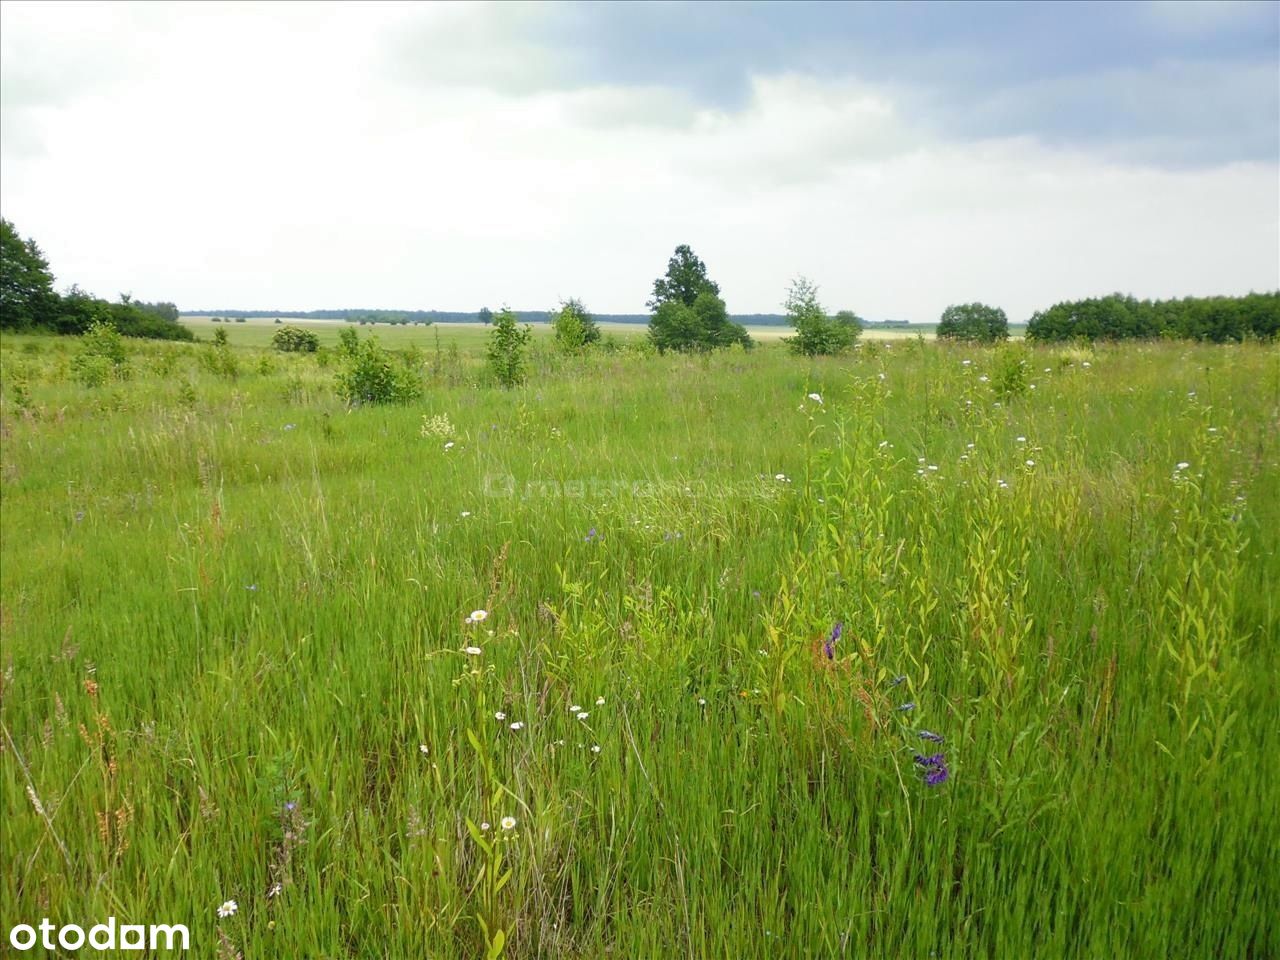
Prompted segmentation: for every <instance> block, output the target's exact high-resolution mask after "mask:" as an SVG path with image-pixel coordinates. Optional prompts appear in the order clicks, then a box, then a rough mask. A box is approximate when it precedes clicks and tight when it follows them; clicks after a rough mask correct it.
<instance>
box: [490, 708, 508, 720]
mask: <svg viewBox="0 0 1280 960" xmlns="http://www.w3.org/2000/svg"><path fill="white" fill-rule="evenodd" d="M493 719H495V720H505V719H507V715H506V714H505V713H503V712H502V711H501V710H499V711H498V712H497V713H495V714H494V715H493Z"/></svg>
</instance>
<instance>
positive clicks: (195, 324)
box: [182, 316, 1023, 350]
mask: <svg viewBox="0 0 1280 960" xmlns="http://www.w3.org/2000/svg"><path fill="white" fill-rule="evenodd" d="M276 319H277V318H275V317H247V318H245V320H244V322H243V323H236V322H235V321H221V322H219V323H214V322H213V318H212V317H196V316H191V317H183V318H182V325H183V326H185V327H190V328H191V330H192V331H193V332H194V333H195V335H196V337H198V338H199V339H201V340H211V339H212V338H213V332H214V331H215V330H219V329H221V330H225V331H226V333H227V336H228V337H229V338H230V339H231V340H232V341H233V342H234V343H236V344H238V345H240V346H247V347H267V346H270V344H271V337H272V335H273V334H274V333H275V332H276V331H277V330H279V329H280V327H281V326H284V325H286V324H287V325H291V326H295V327H302V328H303V329H305V330H312V331H314V332H315V334H316V335H317V336H318V337H319V338H320V342H321V343H324V344H329V345H330V346H332V345H333V344H336V343H337V342H338V331H340V330H341V329H342V328H343V327H353V328H354V329H355V330H357V331H358V332H359V333H360V334H361V336H365V335H367V334H370V333H372V334H375V335H376V336H377V337H378V339H379V340H380V341H381V342H383V343H385V344H386V345H387V346H388V347H401V348H403V347H407V346H409V345H411V344H413V345H417V346H418V347H421V348H422V349H424V350H426V349H430V348H432V347H433V346H434V345H435V343H436V338H437V335H438V337H439V340H440V342H441V343H443V344H446V345H447V344H450V343H457V344H458V345H459V346H462V347H466V346H473V347H475V346H479V345H480V344H482V343H483V341H484V337H485V336H486V335H487V333H488V330H489V328H488V327H486V326H485V325H484V324H482V323H435V324H431V325H430V326H414V325H409V324H406V325H392V324H389V323H379V324H376V325H371V326H363V327H362V326H360V325H359V324H351V323H347V322H345V321H342V320H291V319H288V318H284V319H281V321H280V323H279V324H277V323H276ZM530 326H531V327H532V328H533V332H534V336H536V337H539V338H543V339H547V340H550V339H551V326H550V324H546V323H535V324H530ZM598 326H599V327H600V329H601V331H602V332H603V333H604V334H605V335H606V336H612V337H615V338H617V339H618V340H619V341H623V342H626V341H633V340H636V339H639V338H641V337H644V336H645V334H646V333H647V331H648V328H647V327H645V326H644V325H642V324H637V323H600V324H598ZM921 327H922V329H920V330H902V329H897V328H885V329H874V328H873V329H868V330H865V331H863V336H864V337H865V338H866V339H868V340H913V339H915V338H917V337H921V336H923V337H925V338H926V339H933V331H934V328H933V326H932V325H928V324H921ZM1022 331H1023V328H1022V327H1017V328H1015V330H1014V331H1012V332H1013V335H1014V336H1015V337H1020V336H1021V335H1022ZM747 332H748V333H750V334H751V337H752V339H755V340H759V341H761V342H762V343H772V342H775V341H778V340H781V339H782V338H783V337H789V336H791V335H793V334H794V332H795V331H794V330H792V329H791V328H790V327H762V326H752V327H748V328H747Z"/></svg>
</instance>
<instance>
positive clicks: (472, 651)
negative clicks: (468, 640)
mask: <svg viewBox="0 0 1280 960" xmlns="http://www.w3.org/2000/svg"><path fill="white" fill-rule="evenodd" d="M462 652H463V653H465V654H466V655H467V656H469V657H478V656H480V654H482V653H484V651H483V650H481V649H480V648H479V647H463V648H462Z"/></svg>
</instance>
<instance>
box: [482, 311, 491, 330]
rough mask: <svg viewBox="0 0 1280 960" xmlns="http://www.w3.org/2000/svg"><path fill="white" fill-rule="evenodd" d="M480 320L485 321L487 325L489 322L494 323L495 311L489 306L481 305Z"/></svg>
mask: <svg viewBox="0 0 1280 960" xmlns="http://www.w3.org/2000/svg"><path fill="white" fill-rule="evenodd" d="M480 322H481V323H483V324H484V325H485V326H486V327H487V326H488V325H489V324H491V323H493V311H492V310H490V309H489V308H488V307H481V308H480Z"/></svg>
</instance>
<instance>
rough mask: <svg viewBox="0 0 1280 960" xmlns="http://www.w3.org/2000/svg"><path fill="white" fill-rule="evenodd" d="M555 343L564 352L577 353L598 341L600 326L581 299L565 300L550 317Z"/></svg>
mask: <svg viewBox="0 0 1280 960" xmlns="http://www.w3.org/2000/svg"><path fill="white" fill-rule="evenodd" d="M551 324H552V326H553V328H554V329H555V335H556V345H557V346H558V347H560V349H561V350H564V351H565V352H566V353H577V352H578V351H579V350H582V349H583V348H584V347H589V346H591V345H592V344H593V343H599V342H600V328H599V327H598V326H597V325H596V321H595V318H594V317H592V316H591V314H590V313H588V312H587V308H586V307H585V306H583V305H582V301H581V300H574V299H570V300H565V301H564V302H563V303H561V304H560V309H559V310H558V311H557V312H556V313H555V315H554V316H553V317H552V320H551Z"/></svg>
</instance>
